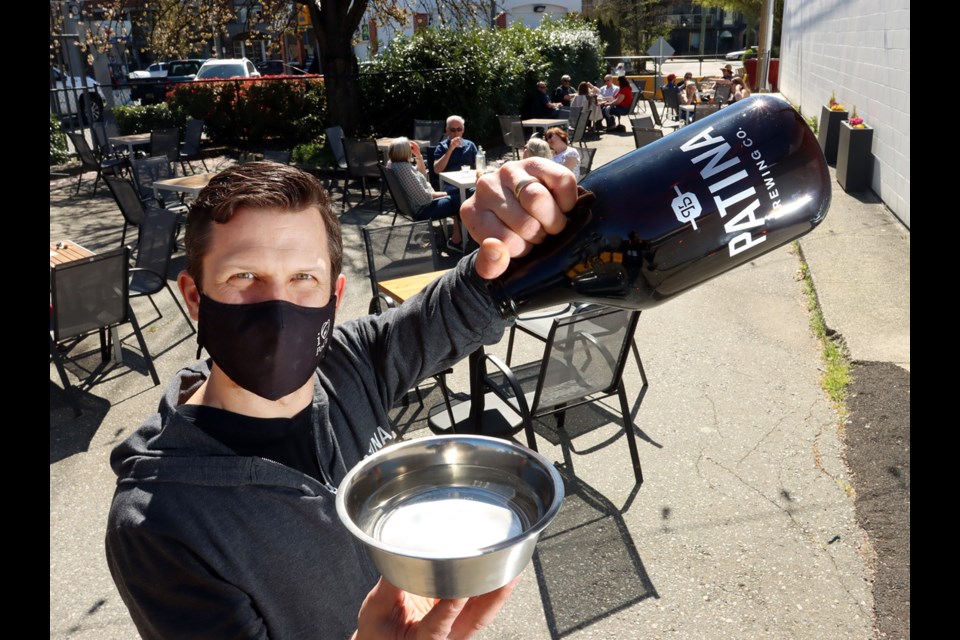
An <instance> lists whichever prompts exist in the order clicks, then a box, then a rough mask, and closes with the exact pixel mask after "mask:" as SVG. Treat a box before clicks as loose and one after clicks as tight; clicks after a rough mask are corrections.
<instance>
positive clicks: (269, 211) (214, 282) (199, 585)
mask: <svg viewBox="0 0 960 640" xmlns="http://www.w3.org/2000/svg"><path fill="white" fill-rule="evenodd" d="M576 196H577V188H576V183H575V181H574V180H573V177H572V175H571V174H570V173H569V172H568V171H566V170H565V169H563V168H562V167H561V166H560V165H557V164H555V163H553V162H550V161H548V160H544V159H539V158H537V159H531V160H525V161H522V162H517V163H510V164H509V165H506V166H505V167H503V168H501V169H500V170H499V171H498V172H496V173H495V174H491V175H488V176H484V177H483V178H482V179H481V181H480V184H479V191H478V193H477V196H476V197H474V198H471V199H470V200H469V201H468V202H467V203H466V204H465V206H464V207H463V210H462V215H463V219H464V222H465V223H466V224H467V226H468V228H469V230H470V232H471V234H472V235H473V236H474V237H475V238H481V239H483V243H482V245H481V247H480V249H479V250H478V251H477V252H475V253H473V254H471V255H470V256H468V257H466V258H464V259H463V260H461V261H460V263H459V265H458V266H457V267H456V268H455V269H452V270H451V271H450V272H448V273H447V274H445V275H444V276H442V277H441V278H440V279H438V280H437V281H436V282H434V283H433V284H431V285H429V286H428V287H427V288H426V289H425V290H424V291H423V292H422V293H421V294H420V295H418V296H415V297H414V298H411V299H410V300H408V301H407V302H406V303H405V304H404V305H402V306H400V307H398V308H396V309H392V310H389V311H387V312H386V313H384V314H382V315H379V316H365V317H363V318H360V319H357V320H354V321H351V322H347V323H345V324H343V325H340V326H336V327H333V328H331V327H332V324H333V317H334V314H335V312H336V309H337V307H338V306H339V304H340V301H341V300H342V297H343V293H344V290H345V279H344V276H343V274H342V273H340V267H341V263H342V244H341V235H340V227H339V222H338V220H337V217H336V215H335V214H334V213H333V212H332V210H331V204H330V201H329V198H328V196H327V194H326V192H325V191H324V190H323V187H322V185H321V183H320V182H319V180H317V179H316V178H315V177H313V176H311V175H309V174H307V173H305V172H303V171H300V170H299V169H296V168H294V167H291V166H287V165H278V164H276V163H266V162H250V163H245V164H241V165H236V166H234V167H231V168H229V169H227V170H225V171H223V172H221V173H220V174H218V175H217V176H216V177H214V178H213V179H212V180H211V181H210V184H209V185H208V186H207V187H206V188H205V189H204V190H203V191H202V192H201V193H200V195H199V197H198V198H197V200H196V201H195V203H194V204H193V206H192V207H191V210H190V214H189V217H188V221H187V231H186V236H185V243H186V254H187V259H186V270H185V271H183V272H181V273H180V275H179V276H178V278H177V283H178V285H179V287H180V292H181V294H182V295H183V298H184V300H185V301H186V303H187V306H188V308H189V311H190V314H191V316H192V317H193V318H194V320H196V321H197V322H198V327H199V331H198V335H197V340H198V343H199V345H200V346H201V347H202V348H205V349H206V350H207V352H208V354H209V356H210V358H209V359H206V360H200V361H198V362H195V363H193V364H191V365H189V366H187V367H185V368H184V369H181V370H180V372H179V373H178V374H177V375H176V377H175V379H174V380H173V382H172V383H171V385H170V386H169V387H168V388H167V390H166V392H165V394H164V397H163V398H162V399H161V401H160V406H159V410H158V412H157V413H156V414H154V415H153V416H151V417H149V418H148V419H147V421H146V422H145V423H144V424H143V425H142V426H141V427H140V428H139V429H138V430H137V431H136V432H135V433H134V434H133V435H131V436H130V437H129V438H128V439H127V440H126V441H125V442H123V443H121V444H120V445H119V446H117V447H116V449H115V450H114V451H113V453H112V454H111V465H112V467H113V469H114V471H115V472H116V473H117V475H118V482H117V488H116V492H115V494H114V499H113V504H112V505H111V510H110V514H109V517H108V527H107V533H106V553H107V563H108V565H109V567H110V571H111V574H112V576H113V579H114V581H115V582H116V585H117V588H118V590H119V592H120V595H121V597H122V598H123V601H124V603H125V604H126V605H127V607H128V609H129V611H130V614H131V616H132V617H133V619H134V621H135V623H136V625H137V629H138V631H139V632H140V635H141V637H142V638H143V639H144V640H150V639H152V638H177V639H178V640H179V639H190V638H197V639H200V638H203V639H208V638H228V637H229V638H241V637H242V638H267V637H272V638H318V637H322V638H336V639H339V638H346V637H348V636H351V634H352V636H351V637H352V638H354V639H355V640H367V639H379V638H386V637H409V638H426V637H430V638H448V637H449V638H469V637H472V636H473V635H474V634H475V633H476V632H477V631H479V630H480V629H482V628H483V627H484V626H486V625H487V624H489V622H490V621H491V620H492V619H493V618H494V617H495V616H496V614H497V612H498V611H499V610H500V608H501V607H502V605H503V603H504V602H505V601H506V599H507V598H508V597H509V595H510V593H511V592H512V589H513V587H514V586H515V584H516V580H515V581H513V582H511V583H510V584H508V585H506V586H505V587H502V588H501V589H498V590H496V591H493V592H491V593H489V594H485V595H482V596H478V597H474V598H469V599H457V600H438V601H435V600H434V599H432V598H422V597H418V596H415V595H412V594H409V593H406V592H403V591H401V590H399V589H398V588H396V587H395V586H393V585H391V584H390V583H389V582H387V581H385V580H383V579H382V578H379V579H378V575H377V572H376V569H375V567H374V565H373V563H372V561H371V560H370V558H369V556H368V554H367V552H366V551H365V549H364V548H363V547H362V545H360V543H358V542H357V541H356V540H354V539H353V538H352V537H351V535H350V534H349V532H348V531H347V530H346V528H345V527H344V526H343V525H342V524H341V523H340V522H339V519H338V518H337V514H336V511H335V493H334V488H335V487H336V486H337V485H338V484H339V483H340V481H341V480H342V479H343V477H344V476H345V475H346V473H347V471H348V470H349V469H350V468H351V467H353V466H354V465H355V464H357V463H358V462H359V461H360V460H361V459H362V458H363V457H364V456H365V455H367V454H369V453H372V452H373V451H375V450H377V449H379V448H380V447H382V446H383V444H384V442H385V441H387V440H390V439H392V438H393V435H392V434H391V433H390V421H389V416H388V410H389V409H390V408H391V407H392V406H393V405H394V403H395V402H396V401H397V400H398V399H399V398H400V397H401V396H402V395H403V394H404V393H405V392H406V390H407V389H409V388H410V387H411V386H413V385H414V384H416V383H417V382H418V381H419V380H420V379H423V378H425V377H428V376H430V375H432V374H433V373H435V372H437V371H440V370H442V369H444V368H446V367H448V366H450V365H451V364H453V363H454V362H456V361H457V360H459V359H461V358H463V357H464V356H465V355H467V354H468V353H470V352H471V351H473V350H475V349H476V348H478V347H479V346H481V345H482V344H492V343H494V342H496V341H497V340H499V338H500V337H501V336H502V334H503V330H504V326H505V323H504V321H503V320H501V319H500V317H499V315H498V313H497V312H496V309H495V306H494V303H493V301H492V300H491V298H490V297H489V295H488V294H487V292H486V289H485V287H484V282H485V280H488V279H492V278H496V277H498V276H499V275H500V274H502V273H503V272H504V270H505V269H506V268H507V266H508V265H509V262H510V259H511V258H512V257H516V256H520V255H523V254H525V253H527V252H528V251H529V250H530V248H531V247H532V245H533V243H538V242H541V241H542V240H543V239H544V238H545V237H546V235H547V234H548V233H558V232H559V231H560V230H562V228H563V226H564V224H565V222H566V216H565V212H567V211H570V210H571V209H572V208H573V205H574V203H575V201H576ZM438 323H440V324H441V325H443V326H442V330H438V329H439V328H440V327H438V326H437V325H438Z"/></svg>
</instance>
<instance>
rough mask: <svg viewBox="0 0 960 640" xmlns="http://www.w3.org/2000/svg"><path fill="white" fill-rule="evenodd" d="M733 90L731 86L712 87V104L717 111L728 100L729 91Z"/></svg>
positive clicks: (718, 85)
mask: <svg viewBox="0 0 960 640" xmlns="http://www.w3.org/2000/svg"><path fill="white" fill-rule="evenodd" d="M731 89H733V85H732V84H727V83H723V84H716V85H714V87H713V103H714V104H715V105H717V108H718V109H719V108H720V107H721V106H722V105H724V104H726V103H727V102H728V101H729V100H730V90H731Z"/></svg>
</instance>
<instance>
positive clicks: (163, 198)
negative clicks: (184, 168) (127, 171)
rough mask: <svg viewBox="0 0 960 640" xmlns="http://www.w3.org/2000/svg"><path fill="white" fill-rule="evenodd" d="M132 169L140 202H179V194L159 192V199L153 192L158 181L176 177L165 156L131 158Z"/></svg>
mask: <svg viewBox="0 0 960 640" xmlns="http://www.w3.org/2000/svg"><path fill="white" fill-rule="evenodd" d="M130 167H131V168H132V169H133V180H134V183H136V186H137V191H138V192H139V193H140V200H142V201H143V202H144V203H152V202H157V201H158V200H159V201H160V202H162V203H164V204H165V205H166V204H174V203H176V202H177V194H176V193H174V192H172V191H166V190H163V191H159V192H158V194H159V197H158V196H157V195H155V194H154V192H153V183H154V182H156V181H157V180H168V179H170V178H174V177H176V176H175V174H174V171H173V165H171V164H170V163H169V162H167V159H166V158H165V157H164V156H150V157H149V158H131V159H130Z"/></svg>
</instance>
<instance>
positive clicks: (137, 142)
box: [107, 133, 150, 157]
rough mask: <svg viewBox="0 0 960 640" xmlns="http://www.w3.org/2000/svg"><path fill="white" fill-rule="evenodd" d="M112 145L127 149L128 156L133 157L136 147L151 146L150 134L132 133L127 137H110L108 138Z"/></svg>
mask: <svg viewBox="0 0 960 640" xmlns="http://www.w3.org/2000/svg"><path fill="white" fill-rule="evenodd" d="M107 140H108V141H109V142H110V144H112V145H115V146H118V147H126V148H127V155H129V156H131V157H132V156H133V153H134V151H135V150H136V147H141V146H143V145H146V144H150V134H149V133H131V134H129V135H126V136H110V137H109V138H107Z"/></svg>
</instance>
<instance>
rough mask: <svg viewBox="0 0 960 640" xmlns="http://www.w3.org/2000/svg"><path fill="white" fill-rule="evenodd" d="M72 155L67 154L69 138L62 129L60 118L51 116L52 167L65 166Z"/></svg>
mask: <svg viewBox="0 0 960 640" xmlns="http://www.w3.org/2000/svg"><path fill="white" fill-rule="evenodd" d="M69 157H70V154H69V153H68V152H67V136H66V134H64V133H63V129H61V128H60V118H58V117H57V116H55V115H53V114H52V113H51V114H50V166H51V167H52V166H53V165H55V164H63V163H64V162H66V161H67V158H69Z"/></svg>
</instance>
